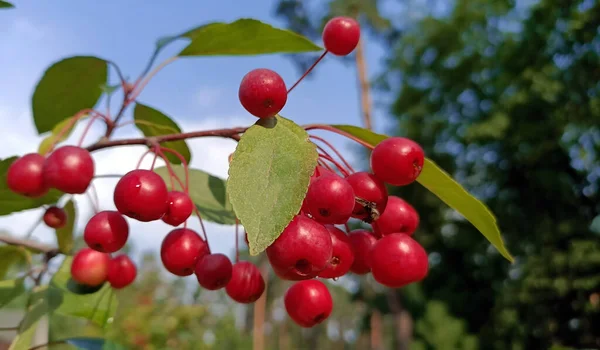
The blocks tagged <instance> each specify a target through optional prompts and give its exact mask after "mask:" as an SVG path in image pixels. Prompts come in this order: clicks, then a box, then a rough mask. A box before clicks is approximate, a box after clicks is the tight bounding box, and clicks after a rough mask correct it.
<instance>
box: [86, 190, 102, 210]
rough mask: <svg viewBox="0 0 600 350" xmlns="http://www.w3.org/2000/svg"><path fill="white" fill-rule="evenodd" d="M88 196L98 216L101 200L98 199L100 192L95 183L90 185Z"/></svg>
mask: <svg viewBox="0 0 600 350" xmlns="http://www.w3.org/2000/svg"><path fill="white" fill-rule="evenodd" d="M87 195H88V198H89V199H90V203H92V208H94V213H95V214H97V213H98V212H99V211H100V198H98V191H97V190H96V186H95V185H94V183H93V182H92V183H91V184H90V190H89V191H88V192H87Z"/></svg>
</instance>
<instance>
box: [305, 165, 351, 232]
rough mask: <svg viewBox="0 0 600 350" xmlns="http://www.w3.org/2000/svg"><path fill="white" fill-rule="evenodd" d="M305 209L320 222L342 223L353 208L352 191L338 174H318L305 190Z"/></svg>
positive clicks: (348, 216) (346, 219)
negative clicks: (306, 190)
mask: <svg viewBox="0 0 600 350" xmlns="http://www.w3.org/2000/svg"><path fill="white" fill-rule="evenodd" d="M304 201H305V209H306V211H307V212H308V213H309V214H310V215H311V216H312V217H313V218H314V219H315V220H317V221H318V222H320V223H322V224H343V223H345V222H346V221H348V219H349V218H350V216H351V215H352V210H354V191H353V190H352V186H350V184H349V183H348V181H346V180H345V179H343V178H341V177H339V176H320V177H319V178H317V179H316V180H315V181H314V182H313V183H312V184H311V185H310V186H309V187H308V192H306V197H305V198H304Z"/></svg>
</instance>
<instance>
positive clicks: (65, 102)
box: [31, 56, 108, 134]
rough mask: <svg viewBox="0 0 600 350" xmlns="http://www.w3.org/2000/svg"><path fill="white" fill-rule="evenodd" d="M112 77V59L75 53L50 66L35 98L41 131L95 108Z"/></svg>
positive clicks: (37, 124)
mask: <svg viewBox="0 0 600 350" xmlns="http://www.w3.org/2000/svg"><path fill="white" fill-rule="evenodd" d="M107 79H108V63H107V62H106V61H105V60H103V59H101V58H97V57H91V56H74V57H69V58H65V59H63V60H61V61H58V62H56V63H54V64H53V65H52V66H50V67H49V68H48V69H47V70H46V72H45V73H44V75H43V76H42V78H41V79H40V81H39V82H38V84H37V86H36V87H35V91H34V93H33V97H32V99H31V108H32V113H33V121H34V122H35V126H36V128H37V130H38V132H39V133H40V134H41V133H44V132H47V131H50V130H52V128H54V126H55V125H56V124H58V123H60V122H61V121H63V120H64V119H66V118H69V117H71V116H73V115H74V114H76V113H77V112H79V111H80V110H82V109H86V108H93V107H94V106H95V105H96V103H97V102H98V100H99V99H100V96H101V95H102V88H101V86H102V85H105V84H106V82H107Z"/></svg>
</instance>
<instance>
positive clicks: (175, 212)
mask: <svg viewBox="0 0 600 350" xmlns="http://www.w3.org/2000/svg"><path fill="white" fill-rule="evenodd" d="M167 203H168V207H167V212H166V213H165V215H163V217H162V218H161V220H162V221H163V222H165V223H167V224H169V225H172V226H179V225H181V224H183V223H184V222H185V221H186V220H187V219H188V218H189V217H190V216H191V215H192V212H193V211H194V202H192V199H191V198H190V196H188V195H187V194H186V193H183V192H180V191H171V192H169V194H168V197H167Z"/></svg>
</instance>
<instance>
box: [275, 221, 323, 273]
mask: <svg viewBox="0 0 600 350" xmlns="http://www.w3.org/2000/svg"><path fill="white" fill-rule="evenodd" d="M332 249H333V247H332V242H331V235H330V234H329V231H327V229H326V228H325V226H323V225H321V224H319V223H318V222H316V221H314V220H311V219H309V218H308V217H306V216H304V215H296V216H295V217H294V219H292V221H291V222H290V223H289V224H288V226H287V227H286V228H285V229H284V230H283V232H281V235H280V236H279V237H278V238H277V239H276V240H275V242H273V243H272V244H271V245H270V246H269V247H267V257H268V259H269V262H270V263H271V265H272V266H273V270H275V272H276V273H278V275H280V277H282V278H286V279H296V278H297V279H306V278H312V277H315V276H316V275H317V274H318V273H319V272H320V271H323V269H325V268H326V267H327V264H328V262H329V259H331V252H332Z"/></svg>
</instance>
